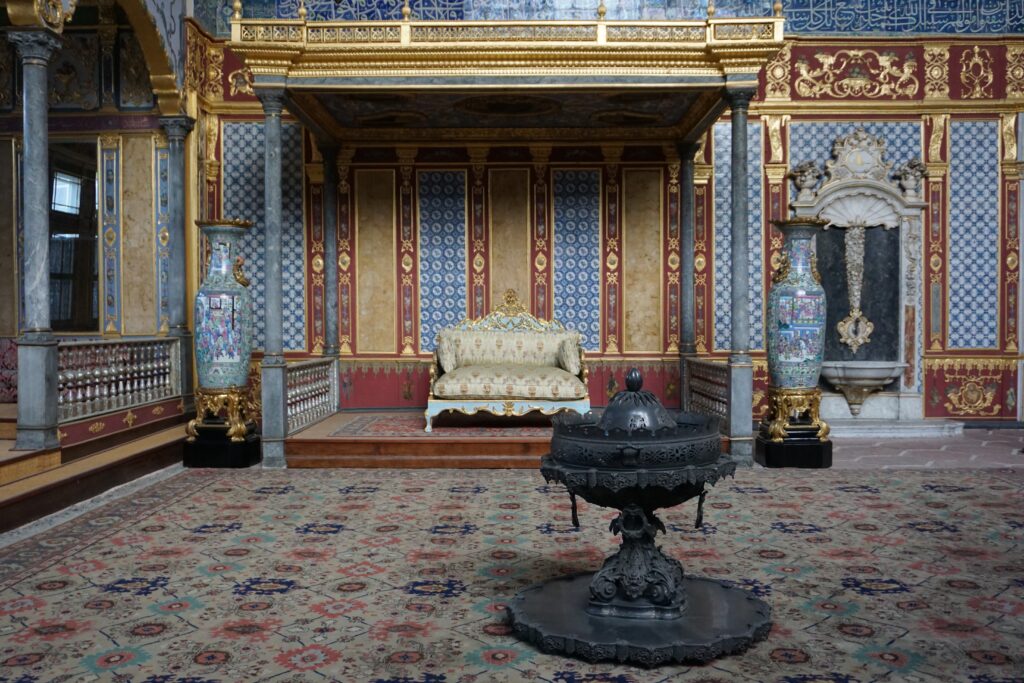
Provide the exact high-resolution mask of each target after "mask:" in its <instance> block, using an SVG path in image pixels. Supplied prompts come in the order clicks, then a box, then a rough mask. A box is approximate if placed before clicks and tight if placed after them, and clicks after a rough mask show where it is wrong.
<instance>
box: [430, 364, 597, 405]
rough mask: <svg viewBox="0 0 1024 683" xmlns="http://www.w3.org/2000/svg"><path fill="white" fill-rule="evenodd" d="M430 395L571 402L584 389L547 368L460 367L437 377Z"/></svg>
mask: <svg viewBox="0 0 1024 683" xmlns="http://www.w3.org/2000/svg"><path fill="white" fill-rule="evenodd" d="M434 396H436V397H437V398H446V399H494V400H515V399H539V400H546V401H571V400H576V399H581V398H586V397H587V388H586V387H585V386H583V382H581V381H580V380H579V378H578V377H574V376H573V375H570V374H569V373H568V372H566V371H565V370H563V369H561V368H556V367H552V366H550V365H547V366H543V365H511V364H510V365H470V366H461V365H460V366H459V367H458V368H456V369H455V370H454V371H452V372H448V373H445V374H444V375H441V377H439V378H438V380H437V383H436V384H434Z"/></svg>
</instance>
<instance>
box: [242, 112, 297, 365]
mask: <svg viewBox="0 0 1024 683" xmlns="http://www.w3.org/2000/svg"><path fill="white" fill-rule="evenodd" d="M223 136H224V137H223V140H224V207H223V213H224V217H225V218H243V219H246V220H251V221H252V222H253V226H252V228H250V229H249V231H248V232H247V233H246V235H245V237H244V238H243V239H242V241H241V244H240V251H241V256H242V258H244V259H245V266H244V270H245V273H246V275H247V276H248V277H249V278H250V280H251V281H252V284H251V285H250V291H251V293H252V300H253V307H254V312H255V316H254V320H255V325H254V330H253V332H254V346H255V347H256V348H263V347H264V343H265V327H264V318H265V315H264V309H265V307H266V289H265V282H266V280H265V274H264V273H265V268H266V261H265V260H264V232H265V215H264V204H263V192H264V188H263V166H264V160H263V156H264V142H263V123H262V122H258V121H227V122H225V123H224V134H223ZM281 147H282V156H281V176H282V182H281V201H282V204H281V279H282V286H283V295H282V307H283V324H284V348H285V350H295V351H299V350H304V349H305V348H306V325H305V320H306V311H305V306H306V287H305V272H304V271H305V268H304V263H305V253H304V252H305V243H304V242H305V238H304V235H303V225H302V220H303V211H302V203H303V202H302V176H303V165H302V128H301V127H300V126H298V125H295V124H285V125H284V126H283V127H282V131H281Z"/></svg>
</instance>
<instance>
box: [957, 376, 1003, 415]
mask: <svg viewBox="0 0 1024 683" xmlns="http://www.w3.org/2000/svg"><path fill="white" fill-rule="evenodd" d="M998 390H999V383H998V382H983V381H982V380H981V379H980V378H972V379H968V380H967V381H965V382H963V383H962V384H960V385H958V386H949V387H946V410H948V411H949V412H951V413H953V414H955V415H971V416H974V417H991V416H993V415H995V414H996V413H998V412H999V409H1000V408H1001V407H1002V406H1001V405H1000V404H998V403H996V400H995V399H996V392H997V391H998Z"/></svg>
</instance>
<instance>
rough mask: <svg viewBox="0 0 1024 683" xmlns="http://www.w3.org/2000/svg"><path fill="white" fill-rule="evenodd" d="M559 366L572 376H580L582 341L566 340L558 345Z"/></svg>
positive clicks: (576, 339) (577, 339)
mask: <svg viewBox="0 0 1024 683" xmlns="http://www.w3.org/2000/svg"><path fill="white" fill-rule="evenodd" d="M558 365H559V366H561V368H562V369H563V370H565V371H566V372H568V373H569V374H570V375H578V374H580V340H579V338H578V337H577V338H575V339H572V338H566V339H563V340H562V342H561V343H560V344H559V345H558Z"/></svg>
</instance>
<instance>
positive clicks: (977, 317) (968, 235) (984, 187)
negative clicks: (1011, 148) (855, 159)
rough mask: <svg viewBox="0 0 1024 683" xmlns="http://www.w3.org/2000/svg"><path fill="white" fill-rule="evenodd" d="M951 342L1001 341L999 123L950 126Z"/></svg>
mask: <svg viewBox="0 0 1024 683" xmlns="http://www.w3.org/2000/svg"><path fill="white" fill-rule="evenodd" d="M949 138H950V155H949V295H948V298H949V346H950V348H954V349H992V348H998V346H999V339H998V335H999V319H998V317H999V123H998V122H997V121H956V120H954V121H952V122H951V123H950V125H949Z"/></svg>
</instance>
